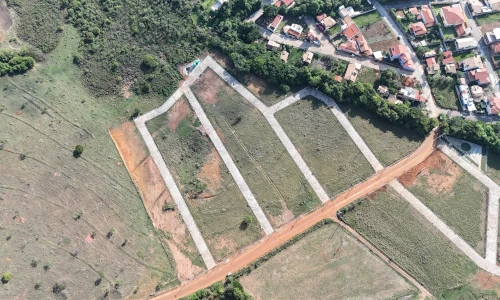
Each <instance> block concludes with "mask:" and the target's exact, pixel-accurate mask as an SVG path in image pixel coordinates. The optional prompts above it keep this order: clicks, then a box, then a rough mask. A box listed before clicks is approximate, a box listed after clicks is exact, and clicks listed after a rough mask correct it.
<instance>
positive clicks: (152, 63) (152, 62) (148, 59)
mask: <svg viewBox="0 0 500 300" xmlns="http://www.w3.org/2000/svg"><path fill="white" fill-rule="evenodd" d="M142 64H143V65H144V66H146V67H148V68H150V69H156V68H157V67H158V66H159V65H160V61H159V60H158V59H156V57H154V56H153V55H151V54H146V55H144V57H143V58H142Z"/></svg>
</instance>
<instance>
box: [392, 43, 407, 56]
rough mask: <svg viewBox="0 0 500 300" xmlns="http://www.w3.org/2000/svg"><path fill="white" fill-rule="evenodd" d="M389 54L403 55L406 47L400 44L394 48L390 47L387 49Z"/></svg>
mask: <svg viewBox="0 0 500 300" xmlns="http://www.w3.org/2000/svg"><path fill="white" fill-rule="evenodd" d="M389 52H390V53H391V56H394V55H397V54H403V53H406V47H405V46H403V45H401V44H397V45H396V46H392V47H391V48H390V49H389Z"/></svg>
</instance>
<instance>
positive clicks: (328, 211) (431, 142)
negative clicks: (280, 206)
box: [155, 131, 438, 300]
mask: <svg viewBox="0 0 500 300" xmlns="http://www.w3.org/2000/svg"><path fill="white" fill-rule="evenodd" d="M437 137H438V132H437V131H433V132H432V133H431V134H430V135H429V136H428V137H427V138H426V139H425V141H424V142H423V143H422V145H421V146H420V147H419V148H418V149H417V150H416V151H415V152H414V153H413V154H411V155H410V156H407V157H406V158H404V159H402V160H401V161H399V162H398V163H396V164H394V165H392V166H390V167H388V168H385V169H384V170H382V171H380V172H377V173H376V174H375V175H373V176H372V177H370V178H369V179H367V180H366V181H364V182H362V183H359V184H358V185H356V186H354V187H353V188H351V189H350V190H348V191H346V192H344V193H343V194H341V195H339V196H338V197H337V198H335V199H334V200H333V201H330V202H328V203H326V204H325V205H324V206H323V207H322V208H320V209H318V210H316V211H315V212H313V213H311V214H309V215H305V216H303V217H301V218H299V219H297V221H294V222H292V223H290V224H288V225H286V226H284V227H282V228H281V229H279V230H277V231H275V233H273V234H271V235H269V236H267V237H266V238H264V239H262V240H261V241H260V242H258V243H257V244H254V245H252V246H250V247H248V248H246V249H244V250H243V251H242V252H241V253H239V254H237V255H235V256H233V257H231V258H229V259H228V260H227V262H226V263H221V264H218V265H217V266H215V267H214V268H212V269H211V270H209V271H207V272H206V273H204V274H202V275H200V276H199V277H197V278H195V279H194V280H192V281H190V282H187V283H186V284H184V285H183V286H180V287H178V288H176V289H174V290H171V291H168V292H166V293H164V294H162V295H159V296H158V297H156V298H155V299H156V300H169V299H178V298H181V297H184V296H188V295H190V294H192V293H194V292H196V291H197V290H199V289H202V288H205V287H208V286H210V285H212V284H213V283H215V282H217V281H220V280H223V279H224V278H225V277H226V275H227V274H229V273H233V272H237V271H238V270H240V269H242V268H243V267H245V266H246V265H248V264H250V263H251V262H253V261H255V260H257V259H258V258H260V257H261V256H263V255H265V254H266V253H268V252H269V251H271V250H273V249H274V248H277V247H278V246H280V245H281V244H283V243H285V242H286V241H288V240H290V239H291V238H293V237H294V236H296V235H298V234H300V233H303V232H304V231H306V230H307V229H309V228H310V227H312V226H314V224H316V223H317V222H319V221H321V220H323V219H325V218H335V216H336V212H337V211H338V210H339V209H341V208H342V207H344V206H346V205H347V204H349V203H351V202H353V201H355V200H357V199H359V198H362V197H364V196H366V195H368V194H370V193H372V192H374V191H376V190H377V189H379V188H381V187H382V186H384V185H386V184H388V183H389V182H391V181H392V180H394V179H396V178H398V177H399V176H401V175H402V174H403V173H405V172H406V171H408V170H410V169H412V168H413V167H415V166H416V165H417V164H419V163H421V162H422V161H424V160H425V159H426V158H427V156H429V155H430V154H431V153H432V151H433V150H434V149H435V147H436V141H437Z"/></svg>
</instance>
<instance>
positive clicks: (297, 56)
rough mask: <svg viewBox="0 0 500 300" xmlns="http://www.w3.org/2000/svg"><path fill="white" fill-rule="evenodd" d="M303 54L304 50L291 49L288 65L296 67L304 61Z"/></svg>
mask: <svg viewBox="0 0 500 300" xmlns="http://www.w3.org/2000/svg"><path fill="white" fill-rule="evenodd" d="M302 54H304V51H303V50H301V49H299V48H294V47H291V48H290V55H289V56H288V61H287V63H289V64H292V65H296V64H297V63H298V62H300V61H302Z"/></svg>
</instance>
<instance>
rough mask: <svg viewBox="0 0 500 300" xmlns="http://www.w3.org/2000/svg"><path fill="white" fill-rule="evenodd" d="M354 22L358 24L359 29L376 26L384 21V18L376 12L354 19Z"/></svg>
mask: <svg viewBox="0 0 500 300" xmlns="http://www.w3.org/2000/svg"><path fill="white" fill-rule="evenodd" d="M353 21H354V23H356V26H358V27H359V28H362V27H365V26H369V25H372V24H375V23H377V22H378V21H382V17H381V16H380V14H379V13H378V11H376V10H374V11H372V12H370V13H367V14H363V15H361V16H356V17H354V19H353Z"/></svg>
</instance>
